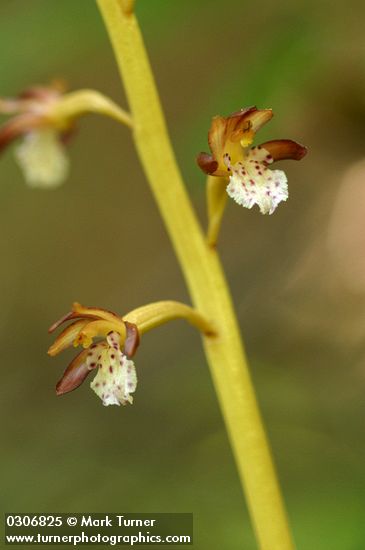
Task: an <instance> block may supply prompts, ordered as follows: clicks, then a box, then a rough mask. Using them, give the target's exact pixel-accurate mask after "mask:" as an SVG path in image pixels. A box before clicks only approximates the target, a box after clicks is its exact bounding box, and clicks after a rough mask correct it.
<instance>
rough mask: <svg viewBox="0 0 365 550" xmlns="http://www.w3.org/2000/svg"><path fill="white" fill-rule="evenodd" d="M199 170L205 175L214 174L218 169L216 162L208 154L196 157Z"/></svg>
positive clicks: (200, 154)
mask: <svg viewBox="0 0 365 550" xmlns="http://www.w3.org/2000/svg"><path fill="white" fill-rule="evenodd" d="M196 161H197V163H198V166H199V168H201V169H202V170H203V172H205V173H206V174H214V172H215V171H216V170H217V168H218V162H217V161H216V160H214V158H213V157H212V155H209V154H208V153H199V155H198V156H197V157H196Z"/></svg>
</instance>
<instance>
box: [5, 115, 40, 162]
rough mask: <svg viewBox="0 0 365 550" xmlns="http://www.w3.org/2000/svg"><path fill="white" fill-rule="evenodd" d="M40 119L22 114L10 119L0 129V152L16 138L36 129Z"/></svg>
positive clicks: (36, 116) (37, 116)
mask: <svg viewBox="0 0 365 550" xmlns="http://www.w3.org/2000/svg"><path fill="white" fill-rule="evenodd" d="M41 124H42V118H41V117H40V116H39V115H35V114H29V113H27V114H22V115H19V116H16V117H13V118H11V119H10V120H9V121H8V122H6V123H5V124H3V125H2V126H1V127H0V152H1V151H3V149H5V147H7V146H8V145H9V144H10V143H12V142H13V141H14V140H15V139H17V138H18V137H21V136H23V135H24V134H27V133H28V132H31V131H32V130H35V129H37V128H38V127H39V126H41Z"/></svg>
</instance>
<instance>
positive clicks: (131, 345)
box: [123, 321, 139, 357]
mask: <svg viewBox="0 0 365 550" xmlns="http://www.w3.org/2000/svg"><path fill="white" fill-rule="evenodd" d="M124 322H125V328H126V329H127V336H126V339H125V342H124V350H123V351H124V353H125V355H126V356H127V357H133V355H134V354H135V353H136V351H137V348H138V345H139V332H138V328H137V325H135V324H134V323H129V322H128V321H124Z"/></svg>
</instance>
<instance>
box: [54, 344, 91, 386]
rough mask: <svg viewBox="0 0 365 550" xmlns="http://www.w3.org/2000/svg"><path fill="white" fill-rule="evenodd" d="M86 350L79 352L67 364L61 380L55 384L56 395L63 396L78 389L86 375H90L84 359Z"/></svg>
mask: <svg viewBox="0 0 365 550" xmlns="http://www.w3.org/2000/svg"><path fill="white" fill-rule="evenodd" d="M87 354H88V350H86V349H85V350H83V351H81V352H80V353H79V354H78V355H77V356H76V357H75V359H74V360H73V361H71V363H70V364H69V366H68V367H67V369H66V370H65V372H64V373H63V376H62V378H61V379H60V380H59V381H58V382H57V385H56V394H57V395H63V394H64V393H69V392H70V391H73V390H75V389H76V388H78V387H79V386H80V385H81V384H82V383H83V381H84V380H85V378H86V377H87V375H88V374H89V373H90V369H89V368H88V367H87V364H86V357H87Z"/></svg>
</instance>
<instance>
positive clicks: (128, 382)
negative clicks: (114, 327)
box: [88, 332, 137, 406]
mask: <svg viewBox="0 0 365 550" xmlns="http://www.w3.org/2000/svg"><path fill="white" fill-rule="evenodd" d="M119 343H120V335H119V334H118V333H117V332H110V333H109V334H108V335H107V341H106V342H104V343H101V344H97V345H96V346H94V348H92V349H90V352H89V353H90V354H91V355H89V356H88V367H89V368H95V366H97V367H98V372H97V374H96V376H95V378H94V380H93V381H92V382H91V384H90V387H91V388H92V389H93V390H94V392H95V393H96V394H97V395H98V396H99V397H100V399H101V400H102V402H103V405H105V406H108V405H126V404H127V403H133V396H132V395H131V394H132V393H134V392H135V390H136V387H137V375H136V369H135V366H134V363H133V361H131V360H130V359H128V358H127V356H126V355H124V354H123V353H122V352H121V350H120V347H119ZM95 364H96V365H95Z"/></svg>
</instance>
